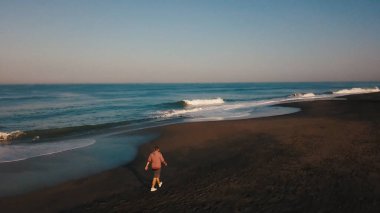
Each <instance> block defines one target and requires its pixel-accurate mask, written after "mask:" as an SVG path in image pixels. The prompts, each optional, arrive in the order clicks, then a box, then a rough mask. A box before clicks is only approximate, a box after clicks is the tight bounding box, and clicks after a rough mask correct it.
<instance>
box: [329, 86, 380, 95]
mask: <svg viewBox="0 0 380 213" xmlns="http://www.w3.org/2000/svg"><path fill="white" fill-rule="evenodd" d="M372 92H380V89H379V88H378V87H374V88H352V89H342V90H338V91H336V92H333V94H337V95H349V94H360V93H372Z"/></svg>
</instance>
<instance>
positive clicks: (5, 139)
mask: <svg viewBox="0 0 380 213" xmlns="http://www.w3.org/2000/svg"><path fill="white" fill-rule="evenodd" d="M24 134H25V133H24V132H22V131H20V130H17V131H13V132H0V143H9V142H10V141H11V140H14V139H16V138H18V137H20V136H22V135H24Z"/></svg>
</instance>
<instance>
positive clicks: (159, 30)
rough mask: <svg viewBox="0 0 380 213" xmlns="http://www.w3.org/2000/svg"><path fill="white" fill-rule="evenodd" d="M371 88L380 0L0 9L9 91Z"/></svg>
mask: <svg viewBox="0 0 380 213" xmlns="http://www.w3.org/2000/svg"><path fill="white" fill-rule="evenodd" d="M366 80H377V81H379V80H380V1H377V0H355V1H351V0H319V1H314V0H305V1H301V0H278V1H275V0H273V1H271V0H262V1H255V0H247V1H238V0H229V1H223V0H215V1H207V0H200V1H195V0H188V1H185V0H176V1H160V0H152V1H145V0H135V1H122V0H120V1H95V0H88V1H85V0H72V1H70V0H61V1H56V0H44V1H42V0H41V1H34V0H25V1H18V0H9V1H8V0H1V1H0V83H98V82H104V83H109V82H116V83H122V82H239V81H244V82H247V81H253V82H261V81H366Z"/></svg>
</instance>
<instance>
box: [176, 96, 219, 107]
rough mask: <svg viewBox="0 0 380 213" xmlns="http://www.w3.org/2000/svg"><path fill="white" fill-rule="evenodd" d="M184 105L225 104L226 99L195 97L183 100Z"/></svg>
mask: <svg viewBox="0 0 380 213" xmlns="http://www.w3.org/2000/svg"><path fill="white" fill-rule="evenodd" d="M180 103H182V105H183V106H190V107H194V106H210V105H221V104H224V100H223V99H222V98H213V99H194V100H183V101H181V102H180Z"/></svg>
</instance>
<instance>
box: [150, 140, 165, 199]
mask: <svg viewBox="0 0 380 213" xmlns="http://www.w3.org/2000/svg"><path fill="white" fill-rule="evenodd" d="M162 163H163V164H165V166H167V165H168V164H167V163H166V161H165V159H164V156H162V153H161V152H160V147H158V146H155V147H154V151H153V152H152V153H150V155H149V158H148V162H147V163H146V166H145V171H148V168H149V164H151V166H152V171H153V180H152V187H151V188H150V191H151V192H154V191H156V190H157V188H155V186H156V183H157V184H158V187H161V186H162V181H160V174H161V164H162Z"/></svg>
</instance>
